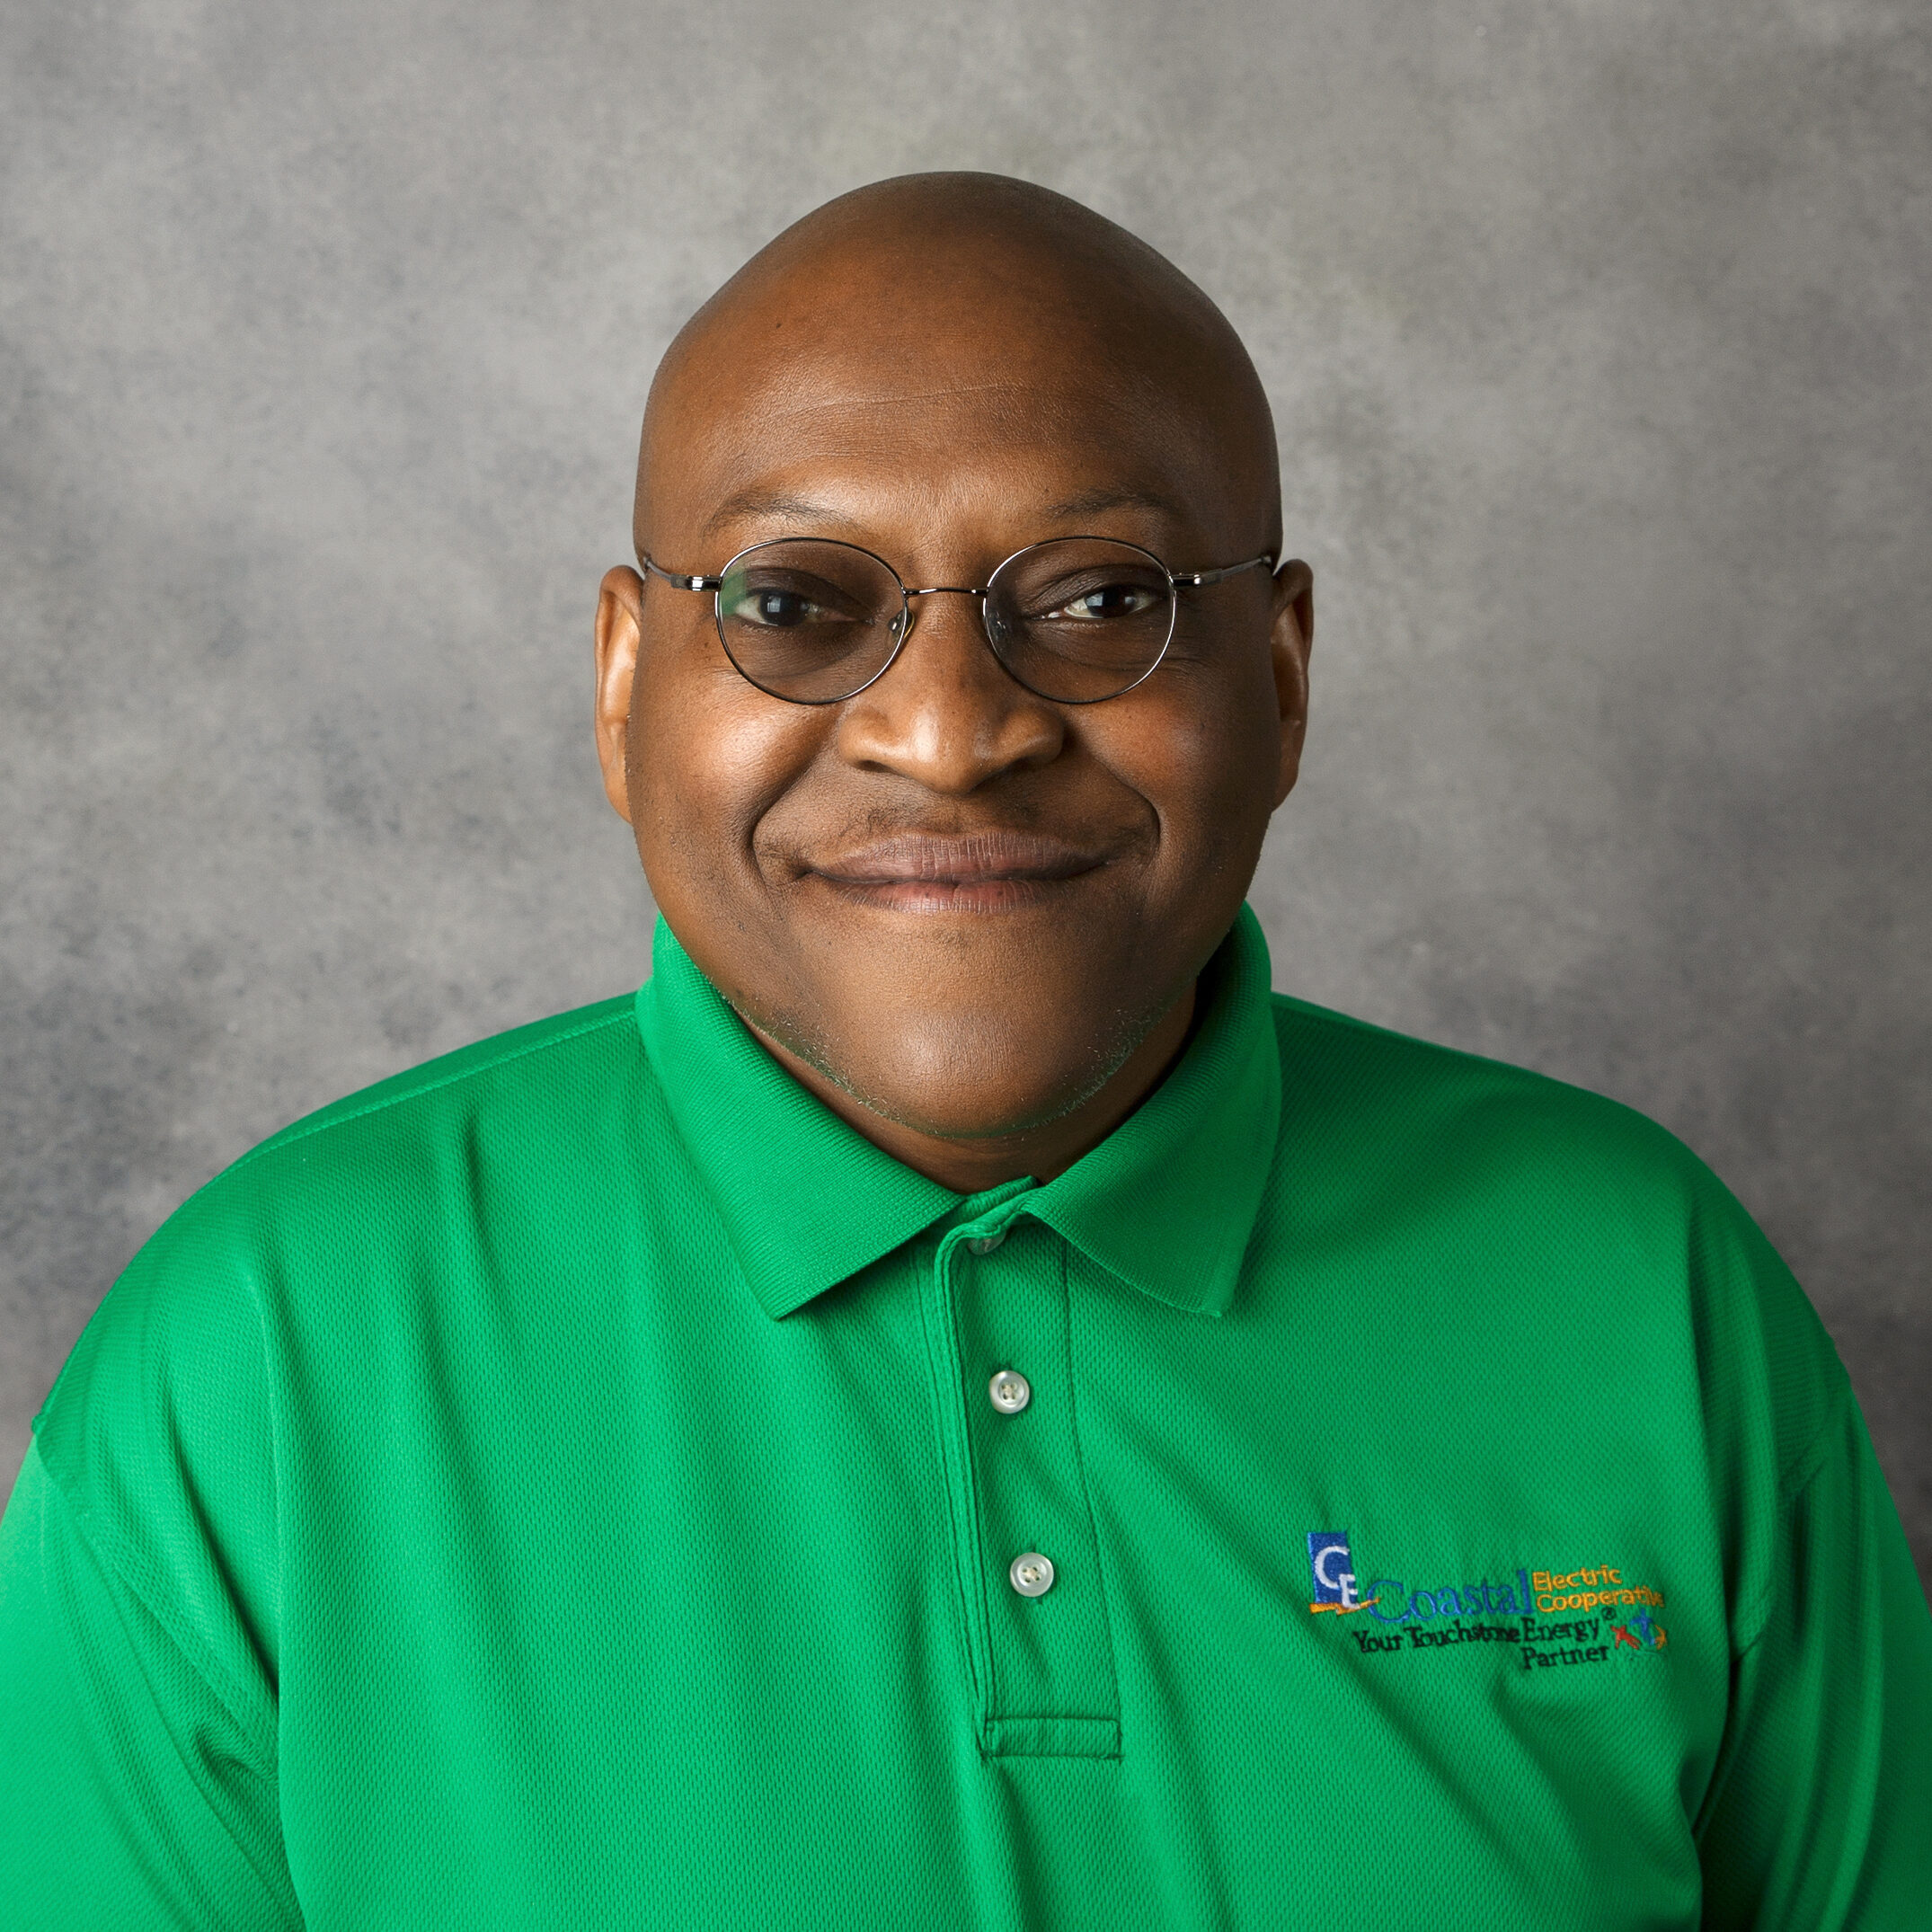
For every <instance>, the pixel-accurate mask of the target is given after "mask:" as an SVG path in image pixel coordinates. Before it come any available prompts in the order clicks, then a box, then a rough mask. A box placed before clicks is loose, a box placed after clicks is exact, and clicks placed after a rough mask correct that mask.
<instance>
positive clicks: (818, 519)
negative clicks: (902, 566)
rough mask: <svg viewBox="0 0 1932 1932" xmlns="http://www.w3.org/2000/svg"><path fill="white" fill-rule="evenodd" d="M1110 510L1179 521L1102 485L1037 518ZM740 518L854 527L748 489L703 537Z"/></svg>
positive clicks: (1152, 498)
mask: <svg viewBox="0 0 1932 1932" xmlns="http://www.w3.org/2000/svg"><path fill="white" fill-rule="evenodd" d="M1105 510H1151V511H1153V512H1154V513H1155V514H1156V515H1157V516H1161V517H1168V518H1173V519H1174V520H1175V521H1177V522H1178V521H1180V520H1182V518H1183V511H1182V510H1181V506H1180V505H1179V504H1178V503H1176V502H1175V501H1174V499H1173V498H1172V497H1166V496H1163V495H1161V494H1160V492H1158V491H1156V490H1145V489H1141V488H1139V487H1138V486H1136V485H1133V484H1103V485H1102V486H1100V487H1098V488H1095V489H1092V490H1083V491H1081V492H1080V493H1079V494H1078V495H1077V496H1069V497H1066V498H1063V499H1062V500H1061V501H1059V502H1058V503H1054V504H1050V505H1049V507H1048V508H1047V509H1046V510H1044V511H1043V512H1042V513H1041V517H1042V520H1043V521H1051V522H1055V523H1059V522H1065V521H1068V520H1069V519H1071V518H1075V517H1093V516H1098V515H1100V514H1101V513H1102V512H1103V511H1105ZM740 517H755V518H761V519H762V518H776V519H778V520H779V521H780V522H784V523H801V524H810V525H815V526H821V527H822V526H823V525H826V524H840V525H843V526H844V527H846V529H848V530H850V529H856V528H857V527H858V522H857V519H856V518H852V517H848V516H847V515H846V513H845V512H844V511H843V510H835V509H834V508H833V507H832V506H831V505H830V504H829V503H820V502H816V501H813V500H812V499H811V498H810V497H803V496H793V495H791V494H790V493H789V492H785V491H783V490H759V489H749V490H740V491H739V492H736V493H735V494H734V495H731V496H728V497H726V498H725V500H724V501H723V502H722V503H721V504H719V505H718V507H717V509H716V510H713V512H712V513H711V515H710V516H709V517H708V518H705V526H704V534H705V536H711V535H713V533H714V532H715V531H716V530H718V529H719V527H721V526H722V525H724V524H727V523H734V522H736V521H737V520H738V519H739V518H740Z"/></svg>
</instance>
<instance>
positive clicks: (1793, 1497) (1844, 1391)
mask: <svg viewBox="0 0 1932 1932" xmlns="http://www.w3.org/2000/svg"><path fill="white" fill-rule="evenodd" d="M1851 1399H1852V1395H1851V1379H1850V1378H1849V1377H1848V1376H1847V1375H1845V1374H1844V1373H1843V1372H1842V1371H1841V1372H1840V1373H1839V1378H1838V1388H1837V1391H1836V1393H1835V1394H1834V1395H1833V1396H1832V1398H1831V1403H1830V1406H1829V1407H1828V1408H1827V1409H1826V1411H1825V1414H1824V1419H1823V1420H1822V1421H1821V1422H1820V1423H1819V1425H1818V1427H1817V1429H1816V1430H1815V1431H1813V1432H1812V1439H1811V1440H1810V1441H1809V1442H1807V1443H1806V1444H1805V1445H1804V1448H1803V1450H1801V1451H1800V1453H1799V1454H1798V1455H1796V1456H1795V1457H1794V1458H1792V1463H1791V1467H1789V1468H1788V1469H1786V1471H1785V1472H1784V1474H1783V1475H1781V1476H1779V1477H1778V1479H1777V1539H1778V1541H1779V1542H1780V1543H1782V1542H1783V1540H1784V1538H1785V1526H1786V1519H1787V1518H1788V1517H1789V1516H1790V1514H1791V1511H1792V1506H1793V1505H1794V1504H1795V1502H1797V1500H1798V1498H1799V1497H1800V1496H1802V1495H1803V1493H1804V1492H1805V1491H1806V1490H1807V1489H1809V1488H1810V1487H1811V1485H1812V1482H1813V1481H1814V1480H1815V1479H1816V1477H1817V1475H1818V1472H1819V1471H1820V1470H1821V1468H1823V1467H1824V1465H1825V1458H1826V1457H1827V1456H1828V1455H1829V1454H1830V1449H1831V1435H1832V1432H1833V1431H1835V1430H1836V1429H1837V1428H1839V1425H1840V1424H1841V1423H1842V1422H1843V1421H1844V1418H1845V1407H1846V1405H1847V1404H1848V1402H1850V1400H1851ZM1776 1595H1777V1565H1776V1564H1773V1565H1772V1567H1771V1573H1770V1574H1769V1575H1768V1577H1766V1579H1765V1581H1764V1584H1763V1586H1762V1588H1761V1589H1760V1590H1759V1592H1758V1596H1757V1600H1755V1601H1754V1602H1753V1603H1752V1605H1751V1607H1750V1615H1749V1616H1748V1617H1746V1618H1745V1619H1744V1623H1743V1627H1744V1628H1746V1629H1748V1630H1749V1631H1750V1635H1749V1636H1748V1637H1745V1638H1744V1639H1742V1641H1741V1642H1740V1643H1739V1644H1738V1646H1737V1654H1738V1655H1739V1656H1740V1657H1742V1656H1744V1655H1745V1654H1746V1653H1749V1652H1750V1650H1751V1649H1753V1648H1754V1647H1755V1646H1756V1644H1758V1642H1759V1639H1760V1638H1761V1637H1762V1636H1763V1635H1764V1633H1765V1632H1766V1630H1767V1629H1768V1628H1769V1627H1770V1622H1771V1609H1772V1605H1773V1601H1774V1599H1775V1598H1776Z"/></svg>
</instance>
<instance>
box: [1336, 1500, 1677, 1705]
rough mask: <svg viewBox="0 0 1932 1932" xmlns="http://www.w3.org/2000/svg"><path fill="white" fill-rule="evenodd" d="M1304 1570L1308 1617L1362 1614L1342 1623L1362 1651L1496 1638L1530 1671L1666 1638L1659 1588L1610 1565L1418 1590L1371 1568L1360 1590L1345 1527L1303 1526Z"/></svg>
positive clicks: (1641, 1649)
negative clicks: (1355, 1621)
mask: <svg viewBox="0 0 1932 1932" xmlns="http://www.w3.org/2000/svg"><path fill="white" fill-rule="evenodd" d="M1308 1573H1309V1579H1310V1582H1311V1585H1312V1589H1311V1596H1310V1601H1309V1604H1308V1610H1309V1614H1310V1615H1311V1616H1320V1615H1322V1614H1324V1613H1328V1614H1332V1615H1334V1616H1336V1617H1354V1616H1356V1615H1357V1614H1358V1613H1360V1612H1366V1613H1367V1617H1366V1619H1365V1621H1364V1622H1362V1623H1361V1624H1360V1625H1351V1626H1350V1628H1349V1635H1351V1636H1352V1638H1353V1639H1354V1642H1355V1646H1356V1648H1357V1649H1358V1650H1359V1651H1360V1653H1362V1654H1363V1655H1364V1656H1369V1655H1371V1654H1374V1653H1409V1652H1413V1651H1426V1650H1445V1649H1449V1648H1452V1647H1460V1646H1462V1645H1464V1644H1503V1645H1508V1646H1510V1647H1511V1648H1514V1649H1515V1650H1516V1651H1517V1652H1518V1653H1519V1654H1520V1657H1521V1660H1522V1668H1523V1669H1524V1670H1525V1671H1538V1670H1548V1669H1552V1668H1555V1667H1559V1666H1563V1665H1568V1664H1579V1663H1604V1662H1608V1661H1609V1658H1610V1656H1611V1655H1612V1654H1613V1653H1616V1654H1621V1653H1624V1652H1626V1651H1627V1652H1632V1653H1636V1654H1639V1655H1641V1654H1643V1653H1645V1652H1656V1651H1660V1650H1662V1648H1663V1647H1664V1646H1665V1644H1668V1643H1669V1642H1670V1635H1669V1633H1668V1632H1667V1631H1666V1630H1665V1629H1664V1627H1663V1626H1662V1624H1661V1623H1660V1622H1658V1620H1657V1619H1656V1617H1653V1615H1652V1614H1651V1612H1652V1611H1653V1610H1657V1609H1662V1608H1663V1592H1662V1591H1661V1590H1657V1589H1654V1588H1653V1587H1652V1586H1651V1585H1650V1584H1648V1583H1639V1582H1635V1581H1634V1580H1632V1579H1629V1578H1626V1576H1625V1574H1624V1572H1623V1570H1622V1569H1621V1568H1619V1567H1617V1566H1616V1565H1614V1564H1598V1565H1597V1566H1596V1567H1594V1568H1591V1569H1577V1570H1571V1571H1568V1572H1564V1571H1559V1570H1554V1569H1551V1570H1536V1571H1531V1570H1529V1568H1527V1567H1518V1568H1516V1570H1515V1572H1514V1573H1513V1574H1512V1575H1511V1577H1510V1578H1509V1580H1508V1581H1507V1582H1500V1583H1499V1582H1493V1581H1492V1580H1491V1579H1490V1578H1489V1577H1487V1576H1484V1577H1483V1578H1482V1579H1481V1580H1480V1581H1479V1582H1467V1581H1464V1582H1456V1583H1439V1584H1437V1585H1436V1586H1435V1587H1434V1588H1433V1589H1420V1590H1412V1589H1411V1588H1410V1587H1409V1586H1408V1584H1407V1583H1405V1582H1403V1580H1402V1579H1401V1578H1399V1577H1393V1576H1378V1577H1374V1578H1372V1579H1371V1580H1370V1581H1369V1584H1368V1586H1367V1589H1366V1590H1364V1589H1363V1588H1362V1587H1361V1586H1360V1584H1359V1583H1358V1582H1357V1575H1356V1565H1355V1558H1354V1553H1353V1551H1352V1548H1351V1547H1350V1543H1349V1533H1348V1531H1347V1530H1345V1529H1311V1530H1310V1531H1309V1532H1308ZM1566 1612H1567V1613H1570V1614H1567V1615H1565V1614H1564V1613H1566ZM1577 1612H1584V1613H1592V1612H1593V1613H1595V1614H1583V1615H1577V1614H1575V1613H1577Z"/></svg>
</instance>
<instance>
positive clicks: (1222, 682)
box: [1089, 666, 1281, 871]
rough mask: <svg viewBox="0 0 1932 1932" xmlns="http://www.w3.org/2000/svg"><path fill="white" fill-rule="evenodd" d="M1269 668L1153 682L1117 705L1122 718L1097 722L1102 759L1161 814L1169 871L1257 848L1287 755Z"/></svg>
mask: <svg viewBox="0 0 1932 1932" xmlns="http://www.w3.org/2000/svg"><path fill="white" fill-rule="evenodd" d="M1262 673H1263V674H1262V675H1261V676H1260V677H1250V676H1242V677H1240V678H1211V679H1210V678H1207V677H1204V676H1198V675H1185V674H1183V675H1181V676H1176V677H1175V678H1172V679H1169V680H1168V681H1167V682H1166V683H1165V684H1164V685H1159V686H1157V685H1156V684H1155V683H1154V682H1153V681H1150V683H1149V686H1148V695H1147V699H1146V701H1145V702H1144V703H1140V704H1134V703H1133V700H1134V698H1136V697H1138V696H1139V694H1138V693H1134V694H1130V696H1128V697H1126V698H1117V699H1115V700H1113V701H1112V703H1113V704H1114V705H1121V706H1122V707H1123V709H1122V711H1121V713H1119V714H1118V715H1117V716H1115V717H1112V718H1102V717H1097V716H1096V717H1095V718H1094V719H1093V720H1092V721H1091V724H1090V726H1089V731H1090V743H1091V746H1092V749H1093V750H1094V753H1095V757H1097V758H1099V759H1100V761H1101V762H1102V763H1103V764H1104V765H1106V766H1107V767H1108V768H1109V769H1110V770H1112V773H1113V774H1114V775H1115V776H1116V777H1117V778H1119V779H1120V780H1121V782H1122V783H1123V784H1128V785H1130V786H1131V787H1132V788H1133V790H1135V791H1136V792H1138V793H1139V794H1140V795H1141V797H1142V798H1144V799H1145V800H1146V801H1147V802H1148V805H1149V806H1150V807H1152V809H1153V811H1154V813H1155V816H1156V817H1157V819H1158V820H1159V823H1160V832H1161V855H1162V864H1163V866H1164V868H1178V869H1181V870H1183V871H1192V870H1195V869H1197V868H1200V867H1201V866H1203V865H1208V866H1212V867H1217V868H1218V867H1219V865H1220V864H1222V863H1224V862H1227V861H1239V860H1241V859H1242V858H1243V857H1244V856H1247V857H1250V858H1251V857H1252V855H1253V854H1254V851H1255V850H1257V849H1258V847H1259V844H1260V840H1261V837H1262V835H1263V833H1264V832H1265V831H1266V829H1267V825H1268V820H1269V817H1270V814H1271V812H1272V808H1273V804H1274V785H1275V779H1276V775H1277V771H1278V768H1279V765H1280V757H1281V726H1280V716H1279V712H1278V709H1277V706H1276V703H1275V694H1274V684H1273V679H1272V677H1271V676H1269V675H1268V674H1267V669H1266V667H1265V666H1263V667H1262ZM1130 705H1131V707H1132V708H1131V709H1127V708H1125V707H1128V706H1130ZM1111 708H1112V707H1111V706H1095V711H1096V712H1101V711H1104V710H1108V709H1111Z"/></svg>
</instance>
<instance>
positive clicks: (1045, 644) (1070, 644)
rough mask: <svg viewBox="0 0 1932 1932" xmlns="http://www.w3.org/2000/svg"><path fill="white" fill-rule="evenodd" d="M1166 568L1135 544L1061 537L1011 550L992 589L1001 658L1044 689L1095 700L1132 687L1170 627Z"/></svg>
mask: <svg viewBox="0 0 1932 1932" xmlns="http://www.w3.org/2000/svg"><path fill="white" fill-rule="evenodd" d="M986 634H987V636H988V638H989V639H990V640H991V642H992V645H993V650H994V651H995V653H996V654H997V657H998V659H999V661H1000V662H1001V663H1002V664H1004V665H1005V666H1006V669H1008V670H1009V671H1011V672H1012V673H1013V675H1014V676H1015V678H1018V679H1019V681H1020V682H1021V683H1022V684H1024V686H1025V687H1027V689H1028V690H1029V691H1032V692H1034V693H1036V694H1037V695H1038V696H1041V697H1045V698H1051V699H1052V700H1054V702H1055V703H1057V704H1062V705H1091V704H1094V703H1095V702H1097V701H1098V700H1099V699H1101V698H1103V697H1117V696H1119V695H1120V694H1121V692H1122V691H1126V690H1130V689H1131V688H1132V687H1134V686H1135V685H1137V684H1139V682H1140V680H1141V679H1142V678H1145V677H1146V676H1147V675H1148V672H1149V671H1151V670H1152V669H1154V667H1155V666H1156V665H1157V664H1158V663H1159V662H1160V660H1161V658H1162V656H1163V655H1164V654H1165V651H1166V649H1167V641H1168V639H1169V638H1170V637H1172V636H1173V635H1174V585H1173V583H1172V582H1171V580H1169V578H1168V575H1167V570H1166V566H1165V564H1164V563H1161V562H1160V560H1159V559H1158V558H1157V557H1156V556H1154V555H1153V554H1151V553H1150V552H1148V551H1145V550H1142V549H1141V548H1140V547H1139V545H1135V544H1122V543H1116V542H1114V541H1112V540H1111V539H1109V538H1106V537H1099V536H1063V537H1055V538H1054V539H1053V540H1052V541H1050V542H1049V543H1044V544H1035V545H1032V547H1031V548H1030V549H1026V550H1023V551H1021V552H1020V553H1019V554H1017V555H1016V556H1012V557H1008V558H1007V559H1006V562H1005V563H1002V564H1001V565H1000V567H999V568H998V569H997V571H995V572H994V573H993V580H992V583H991V584H990V585H989V586H988V589H987V594H986Z"/></svg>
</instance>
